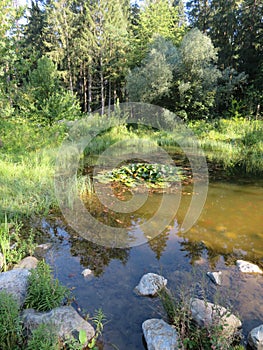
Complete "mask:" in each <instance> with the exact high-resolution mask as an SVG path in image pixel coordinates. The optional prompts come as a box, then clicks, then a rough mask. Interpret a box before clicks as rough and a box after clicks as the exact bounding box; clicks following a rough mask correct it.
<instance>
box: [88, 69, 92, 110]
mask: <svg viewBox="0 0 263 350" xmlns="http://www.w3.org/2000/svg"><path fill="white" fill-rule="evenodd" d="M91 103H92V74H91V72H90V68H89V70H88V112H89V113H90V112H91Z"/></svg>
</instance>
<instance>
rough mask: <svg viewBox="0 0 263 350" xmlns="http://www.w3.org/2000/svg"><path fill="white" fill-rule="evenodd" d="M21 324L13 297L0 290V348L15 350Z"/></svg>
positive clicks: (20, 332) (18, 341)
mask: <svg viewBox="0 0 263 350" xmlns="http://www.w3.org/2000/svg"><path fill="white" fill-rule="evenodd" d="M21 336H22V326H21V320H20V317H19V306H18V303H17V301H16V300H15V299H14V297H13V296H12V295H10V294H8V293H6V292H5V291H1V292H0V348H1V350H15V349H17V348H18V344H19V343H20V342H21V339H22V337H21Z"/></svg>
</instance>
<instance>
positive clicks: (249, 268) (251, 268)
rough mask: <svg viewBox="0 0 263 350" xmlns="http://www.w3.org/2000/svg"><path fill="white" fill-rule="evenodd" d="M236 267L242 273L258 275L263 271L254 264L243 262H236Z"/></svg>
mask: <svg viewBox="0 0 263 350" xmlns="http://www.w3.org/2000/svg"><path fill="white" fill-rule="evenodd" d="M236 264H237V267H238V268H239V270H240V271H241V272H243V273H260V274H263V271H262V270H261V269H260V268H259V267H258V266H257V265H255V264H252V263H250V262H248V261H245V260H237V262H236Z"/></svg>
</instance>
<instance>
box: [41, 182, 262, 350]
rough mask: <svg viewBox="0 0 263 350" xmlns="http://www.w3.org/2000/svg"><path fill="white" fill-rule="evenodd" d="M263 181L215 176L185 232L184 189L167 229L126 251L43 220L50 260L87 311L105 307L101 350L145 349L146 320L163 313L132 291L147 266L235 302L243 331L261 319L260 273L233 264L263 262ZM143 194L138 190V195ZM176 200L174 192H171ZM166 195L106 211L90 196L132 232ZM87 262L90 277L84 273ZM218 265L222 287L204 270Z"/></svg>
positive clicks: (101, 213)
mask: <svg viewBox="0 0 263 350" xmlns="http://www.w3.org/2000/svg"><path fill="white" fill-rule="evenodd" d="M262 185H263V182H261V181H257V182H255V181H254V182H253V183H251V182H239V183H229V182H213V183H210V185H209V191H208V196H207V200H206V203H205V206H204V208H203V211H202V214H201V216H200V218H199V220H198V221H197V222H196V224H195V225H194V226H193V227H192V229H191V230H189V231H188V232H186V233H183V234H182V233H181V232H179V230H178V227H179V226H178V225H180V223H181V222H182V220H183V218H184V216H185V213H186V210H187V207H188V206H189V202H190V197H191V188H188V187H185V188H183V190H182V199H181V203H180V207H179V210H178V212H177V213H176V215H175V217H174V218H173V219H172V221H171V223H170V224H169V225H167V227H166V229H165V230H164V232H163V233H162V234H160V235H158V236H157V237H155V238H153V239H150V240H149V241H148V242H146V243H145V244H142V245H139V246H135V247H130V248H126V249H119V248H106V247H103V246H100V245H96V244H95V243H92V242H90V241H88V240H86V239H84V238H82V237H79V236H78V235H77V234H76V233H75V232H74V231H72V230H71V229H70V228H68V227H66V225H65V224H64V223H63V222H62V221H61V220H60V219H56V218H55V219H52V220H48V221H45V222H44V223H43V228H44V229H45V230H46V231H48V232H49V233H50V234H51V237H52V241H53V243H54V244H53V247H52V249H51V250H50V251H49V252H48V256H47V259H48V262H49V263H51V264H52V265H54V266H55V272H56V275H57V277H58V278H59V279H60V280H61V281H62V283H64V284H65V285H67V286H68V287H70V288H73V294H74V296H75V297H76V302H75V303H74V304H73V305H75V306H76V307H77V308H79V309H80V310H81V311H82V312H84V313H89V314H90V315H92V314H93V313H94V311H95V310H96V309H98V308H102V310H103V312H104V313H105V315H106V317H107V323H106V324H105V328H104V331H103V345H102V348H103V349H119V350H123V349H129V350H135V349H136V350H140V349H145V344H144V341H143V337H142V330H141V324H142V322H143V321H144V320H146V319H148V318H161V317H165V314H164V311H163V309H162V307H161V304H160V302H159V300H158V298H147V297H140V296H137V295H136V294H135V293H134V291H133V289H134V287H135V286H136V285H137V284H138V282H139V280H140V278H141V276H142V275H143V274H145V273H147V272H154V273H158V274H162V275H163V276H164V277H165V278H167V279H168V285H167V286H168V288H169V289H170V290H171V291H172V292H173V293H174V294H175V296H176V295H178V293H179V291H180V290H183V289H185V288H186V289H188V290H189V288H190V287H193V293H196V294H197V295H200V294H205V295H206V297H207V298H208V299H211V300H213V298H214V297H215V296H216V297H217V298H218V300H219V301H220V303H221V305H223V306H229V305H231V306H232V307H233V310H234V311H235V313H236V314H238V315H239V316H240V318H241V320H242V322H243V333H244V335H245V336H246V335H247V333H248V332H249V331H250V330H251V329H252V328H253V327H256V326H258V325H259V324H261V323H262V321H263V319H262V315H263V277H262V276H255V275H242V274H241V273H240V272H239V271H238V270H237V268H236V266H235V262H236V260H237V259H239V258H243V259H245V260H249V261H251V262H255V263H257V264H258V265H260V266H261V267H263V212H262V204H263V186H262ZM140 195H141V194H139V193H138V194H137V196H140ZM170 196H171V197H170V200H171V201H173V200H174V197H173V194H171V195H170ZM160 201H161V194H158V193H155V194H151V195H150V196H149V198H148V200H147V202H146V203H145V205H144V206H143V207H142V208H141V209H139V210H137V211H136V212H135V213H134V214H133V215H132V216H131V215H130V216H126V217H125V215H124V214H121V215H120V216H118V215H117V216H116V215H115V216H114V215H111V214H110V217H109V216H107V213H106V212H105V210H104V209H103V208H102V207H100V206H99V205H96V201H95V202H94V200H90V201H89V203H88V204H87V205H88V206H89V210H90V211H91V212H93V215H94V216H96V217H97V218H99V219H100V220H101V221H103V222H107V224H110V225H113V226H114V222H115V224H116V226H118V225H124V226H125V227H126V228H127V230H128V231H130V232H134V230H135V227H137V226H138V222H144V221H145V220H148V219H149V217H151V215H153V213H154V212H155V210H156V208H158V206H159V205H160ZM136 230H137V228H136ZM84 268H89V269H91V270H92V271H93V275H92V276H89V277H87V278H84V277H83V276H82V275H81V272H82V271H83V269H84ZM215 270H221V271H222V272H223V275H222V276H223V285H222V286H220V287H216V286H215V285H213V284H212V282H210V281H209V280H208V278H207V277H206V272H207V271H215Z"/></svg>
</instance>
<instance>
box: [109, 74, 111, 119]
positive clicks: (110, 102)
mask: <svg viewBox="0 0 263 350" xmlns="http://www.w3.org/2000/svg"><path fill="white" fill-rule="evenodd" d="M110 107H111V80H110V79H109V99H108V113H109V115H110Z"/></svg>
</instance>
